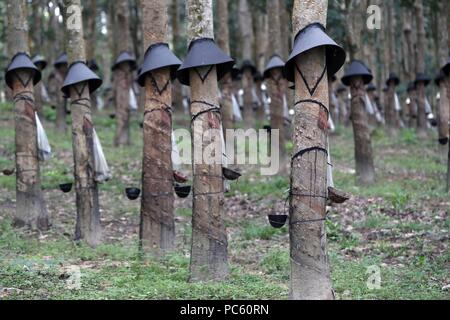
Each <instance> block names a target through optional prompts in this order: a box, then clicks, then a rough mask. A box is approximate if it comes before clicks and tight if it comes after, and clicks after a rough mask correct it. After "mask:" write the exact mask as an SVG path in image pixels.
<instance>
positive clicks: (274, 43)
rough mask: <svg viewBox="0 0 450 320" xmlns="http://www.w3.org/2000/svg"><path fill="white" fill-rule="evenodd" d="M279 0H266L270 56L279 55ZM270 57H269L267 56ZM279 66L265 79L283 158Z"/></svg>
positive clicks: (282, 122)
mask: <svg viewBox="0 0 450 320" xmlns="http://www.w3.org/2000/svg"><path fill="white" fill-rule="evenodd" d="M279 4H280V2H279V0H267V10H266V11H267V13H268V20H269V43H270V53H271V54H270V56H272V55H274V54H277V55H279V56H281V54H282V52H280V51H281V49H282V45H281V41H282V37H281V23H280V7H279ZM268 58H270V57H268ZM282 71H283V70H282V69H281V68H276V69H273V70H271V72H270V78H269V79H267V80H266V81H267V89H268V93H269V96H270V126H271V127H272V129H278V130H279V132H280V134H279V137H280V138H279V142H280V156H281V158H282V159H284V156H285V155H286V148H285V145H286V142H285V137H286V134H285V127H284V112H283V96H284V95H285V85H284V83H283V82H284V79H283V73H282Z"/></svg>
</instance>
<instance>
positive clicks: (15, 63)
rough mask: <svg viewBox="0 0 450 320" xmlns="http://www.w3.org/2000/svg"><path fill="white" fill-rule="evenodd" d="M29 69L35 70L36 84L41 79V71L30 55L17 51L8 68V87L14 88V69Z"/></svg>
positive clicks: (34, 80) (6, 77)
mask: <svg viewBox="0 0 450 320" xmlns="http://www.w3.org/2000/svg"><path fill="white" fill-rule="evenodd" d="M20 69H27V70H30V71H32V72H33V84H34V85H36V84H37V83H38V82H39V81H41V71H39V69H38V68H37V67H36V66H35V65H34V63H33V61H31V59H30V56H28V54H26V53H24V52H19V53H17V54H16V55H15V56H14V57H13V58H12V59H11V63H10V64H9V66H8V68H6V73H5V81H6V84H7V85H8V87H10V88H11V89H12V85H13V75H14V71H17V70H20Z"/></svg>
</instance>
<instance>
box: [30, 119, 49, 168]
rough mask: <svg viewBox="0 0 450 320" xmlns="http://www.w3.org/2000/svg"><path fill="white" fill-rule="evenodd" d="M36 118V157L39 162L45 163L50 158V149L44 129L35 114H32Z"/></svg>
mask: <svg viewBox="0 0 450 320" xmlns="http://www.w3.org/2000/svg"><path fill="white" fill-rule="evenodd" d="M34 115H35V117H36V130H37V143H38V151H39V152H38V157H39V160H41V161H46V160H48V159H50V158H51V156H52V148H51V147H50V143H49V142H48V138H47V134H46V133H45V130H44V127H43V126H42V123H41V121H40V120H39V117H38V115H37V113H36V112H35V113H34Z"/></svg>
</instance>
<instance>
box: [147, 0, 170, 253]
mask: <svg viewBox="0 0 450 320" xmlns="http://www.w3.org/2000/svg"><path fill="white" fill-rule="evenodd" d="M140 5H141V11H142V18H143V24H142V28H143V44H144V47H145V49H144V50H146V49H147V48H149V47H150V46H152V45H155V44H158V43H167V23H168V14H167V1H166V0H142V1H141V2H140ZM171 106H172V85H171V82H170V68H169V67H165V68H160V69H157V70H153V71H151V72H149V73H148V74H147V76H146V78H145V107H144V124H143V130H144V150H143V160H142V203H141V223H140V232H139V235H140V241H141V248H142V249H143V250H145V251H149V252H151V253H153V254H155V255H163V254H164V253H165V252H167V251H168V250H171V249H173V248H174V245H175V220H174V212H173V211H174V196H173V171H172V158H171V154H172V109H171Z"/></svg>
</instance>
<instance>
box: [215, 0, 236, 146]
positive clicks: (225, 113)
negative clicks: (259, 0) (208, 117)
mask: <svg viewBox="0 0 450 320" xmlns="http://www.w3.org/2000/svg"><path fill="white" fill-rule="evenodd" d="M216 16H217V17H218V19H217V27H218V28H217V29H218V30H219V31H218V32H216V36H217V44H218V45H219V47H220V48H221V49H222V50H223V51H224V52H225V53H226V54H228V55H229V54H230V33H229V27H228V17H229V15H228V0H218V1H217V15H216ZM232 87H233V80H232V79H231V72H228V73H227V74H226V75H225V76H224V77H223V78H222V80H221V89H222V104H221V107H222V108H221V109H222V125H223V130H224V137H225V139H226V130H227V129H233V126H234V125H233V123H234V122H233V104H232V100H231V97H232V90H233V88H232Z"/></svg>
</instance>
